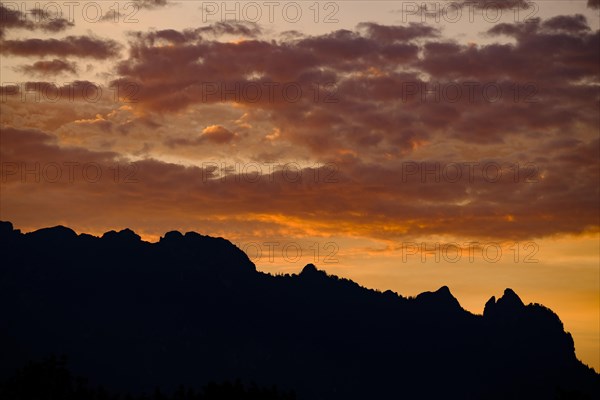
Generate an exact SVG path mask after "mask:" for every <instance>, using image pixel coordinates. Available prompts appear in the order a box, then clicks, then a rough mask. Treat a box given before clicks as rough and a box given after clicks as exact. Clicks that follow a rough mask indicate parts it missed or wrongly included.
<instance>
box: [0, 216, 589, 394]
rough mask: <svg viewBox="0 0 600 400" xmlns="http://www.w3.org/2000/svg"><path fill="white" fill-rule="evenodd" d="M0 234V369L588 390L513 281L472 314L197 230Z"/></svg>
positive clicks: (127, 377) (563, 342)
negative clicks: (284, 268)
mask: <svg viewBox="0 0 600 400" xmlns="http://www.w3.org/2000/svg"><path fill="white" fill-rule="evenodd" d="M0 243H1V245H0V246H1V249H2V266H1V267H0V315H2V316H3V317H2V319H3V323H2V325H3V327H2V329H1V333H0V338H1V339H2V343H3V344H4V345H3V348H4V349H5V350H4V351H3V352H4V356H3V357H2V358H1V359H0V381H1V380H2V379H3V378H6V377H7V376H10V375H11V374H13V373H14V369H15V368H16V367H19V366H21V365H23V364H24V363H25V362H26V361H27V360H36V359H41V358H43V357H45V356H47V355H49V354H67V355H68V356H69V358H70V363H71V366H72V368H73V369H74V371H75V372H76V373H77V374H81V375H84V376H87V377H90V378H91V379H92V380H93V381H94V382H96V383H102V384H104V385H106V386H107V387H108V388H110V389H111V390H114V391H133V392H139V391H143V390H145V391H148V392H150V391H152V390H153V388H154V387H155V386H157V385H158V386H161V387H162V388H163V390H166V391H170V390H173V389H174V388H175V387H176V386H177V385H179V384H185V385H188V386H196V387H199V386H201V385H204V384H205V383H207V382H209V381H211V380H212V381H217V382H221V381H225V380H235V379H237V378H240V379H241V380H242V381H243V382H250V381H253V382H257V383H259V384H260V385H264V386H265V387H269V386H271V385H273V384H276V385H277V386H278V387H281V388H283V389H285V390H294V391H295V392H296V393H297V396H298V398H299V399H307V400H318V399H327V400H331V399H384V398H408V399H440V398H444V399H513V398H515V399H517V398H519V399H521V398H523V399H554V398H557V395H558V394H559V393H563V392H569V393H572V394H573V393H575V394H576V393H579V394H577V395H581V396H584V397H582V398H585V396H596V395H598V394H600V390H599V382H600V380H599V376H598V374H596V373H595V372H594V371H593V370H590V369H589V368H587V367H586V366H584V365H583V364H582V363H581V362H580V361H578V360H577V359H576V357H575V353H574V346H573V340H572V338H571V335H570V334H568V333H566V332H565V331H564V328H563V325H562V323H561V322H560V319H559V318H558V317H557V316H556V315H555V314H554V313H553V312H552V311H550V310H549V309H547V308H545V307H543V306H540V305H535V304H530V305H524V304H523V302H522V301H521V300H520V299H519V297H518V296H517V294H516V293H514V292H513V291H512V290H510V289H507V290H506V291H505V293H504V294H503V296H502V297H501V298H500V299H498V300H497V301H496V299H495V298H494V297H492V298H491V299H490V301H488V303H487V304H486V307H485V311H484V314H483V316H480V315H473V314H471V313H469V312H467V311H465V310H463V309H462V308H461V307H460V304H459V303H458V301H457V300H456V299H455V298H454V297H453V296H452V294H451V293H450V290H449V289H448V288H447V287H442V288H440V289H439V290H437V291H435V292H426V293H422V294H420V295H419V296H417V297H416V298H414V299H413V298H405V297H402V296H399V295H397V294H395V293H393V292H390V291H387V292H385V293H380V292H377V291H374V290H369V289H365V288H362V287H360V286H359V285H357V284H356V283H354V282H352V281H349V280H346V279H340V278H337V277H335V276H329V275H327V274H326V273H325V272H323V271H319V270H318V269H317V268H316V267H315V266H314V265H312V264H309V265H307V266H306V267H305V268H304V269H303V270H302V272H301V273H299V274H298V275H286V276H271V275H268V274H264V273H260V272H257V271H256V268H255V266H254V264H253V263H252V262H251V261H250V260H249V259H248V257H247V256H246V254H244V253H243V252H242V251H241V250H240V249H238V248H237V247H235V246H234V245H232V244H231V243H230V242H228V241H227V240H225V239H222V238H212V237H208V236H203V235H199V234H197V233H194V232H189V233H186V234H185V235H183V234H181V233H179V232H169V233H167V234H165V236H164V237H163V238H161V240H160V241H159V242H158V243H147V242H144V241H142V240H141V239H140V237H139V236H138V235H136V234H135V233H134V232H132V231H131V230H123V231H120V232H114V231H112V232H108V233H106V234H104V235H103V236H102V237H101V238H97V237H94V236H90V235H86V234H82V235H77V234H76V233H75V232H73V231H72V230H70V229H68V228H65V227H54V228H46V229H41V230H38V231H35V232H31V233H27V234H22V233H21V232H19V231H18V230H14V229H13V227H12V225H11V224H10V223H7V222H2V223H0ZM575 394H573V395H575ZM590 398H593V397H590Z"/></svg>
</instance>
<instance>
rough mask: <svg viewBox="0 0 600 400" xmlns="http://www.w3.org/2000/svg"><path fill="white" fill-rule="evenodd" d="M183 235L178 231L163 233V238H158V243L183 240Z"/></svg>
mask: <svg viewBox="0 0 600 400" xmlns="http://www.w3.org/2000/svg"><path fill="white" fill-rule="evenodd" d="M183 237H184V236H183V234H182V233H181V232H179V231H169V232H167V233H165V235H164V236H163V237H161V238H160V240H159V242H160V243H163V242H172V241H177V240H181V239H183Z"/></svg>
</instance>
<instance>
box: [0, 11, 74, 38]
mask: <svg viewBox="0 0 600 400" xmlns="http://www.w3.org/2000/svg"><path fill="white" fill-rule="evenodd" d="M17 4H18V3H12V5H17ZM0 22H1V23H0V38H3V37H4V35H5V31H6V30H8V29H27V30H30V31H31V30H42V31H44V32H52V33H56V32H61V31H64V30H66V29H68V28H70V27H72V26H74V24H73V23H72V22H70V21H68V20H66V19H64V18H62V17H56V16H53V15H50V14H48V13H46V12H44V11H43V10H42V9H39V8H34V9H32V10H31V11H30V12H29V13H27V14H24V13H23V12H21V11H20V10H19V9H15V8H13V7H10V6H8V7H7V6H5V4H0Z"/></svg>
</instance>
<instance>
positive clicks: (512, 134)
mask: <svg viewBox="0 0 600 400" xmlns="http://www.w3.org/2000/svg"><path fill="white" fill-rule="evenodd" d="M1 5H2V7H1V12H2V14H1V21H2V23H1V24H0V76H1V82H0V111H1V112H0V167H1V169H0V172H1V174H0V179H1V180H0V189H1V190H0V219H2V220H8V221H11V222H12V223H13V224H14V225H15V228H18V229H21V230H22V231H24V232H28V231H32V230H35V229H39V228H43V227H48V226H55V225H65V226H68V227H71V228H72V229H74V230H75V231H77V232H79V233H84V232H85V233H91V234H98V235H100V234H102V233H103V232H106V231H109V230H119V229H124V228H131V229H133V230H135V231H136V232H137V233H138V234H140V235H141V236H142V238H143V239H144V240H148V241H157V240H159V239H160V237H161V236H163V235H164V233H165V232H168V231H171V230H179V231H182V232H187V231H197V232H200V233H203V234H207V235H212V236H222V237H225V238H227V239H229V240H231V241H232V242H233V243H235V244H236V245H237V246H239V247H240V248H242V250H244V251H246V252H247V254H248V255H249V257H250V258H251V259H252V260H253V261H254V262H255V263H256V265H257V267H258V269H259V270H262V271H267V272H270V273H273V274H278V273H298V272H299V271H300V270H301V269H302V267H303V266H304V265H305V264H307V263H311V262H312V263H315V264H316V265H317V266H318V267H319V268H320V269H324V270H326V271H327V272H328V273H332V274H336V275H338V276H343V277H347V278H350V279H353V280H355V281H356V282H358V283H359V284H361V285H363V286H366V287H371V288H376V289H379V290H382V291H383V290H388V289H390V290H393V291H396V292H398V293H400V294H402V295H404V296H413V295H416V294H418V293H420V292H423V291H433V290H436V289H438V288H439V287H441V286H444V285H447V286H449V288H450V290H451V291H452V293H453V294H454V296H455V297H456V298H457V299H458V300H459V301H460V303H461V305H462V306H463V307H464V308H465V309H467V310H469V311H471V312H474V313H481V312H482V311H483V306H484V304H485V302H486V301H487V300H488V299H489V298H490V297H491V296H496V297H498V296H500V295H501V294H502V292H503V290H504V288H507V287H510V288H512V289H514V290H515V291H516V292H517V293H518V294H519V295H520V296H521V298H522V299H523V301H524V302H525V303H526V304H527V303H530V302H535V303H541V304H544V305H546V306H547V307H549V308H551V309H552V310H553V311H555V312H556V313H557V314H558V315H559V316H560V318H561V320H562V321H563V323H564V326H565V329H566V330H567V331H569V332H571V333H572V335H573V337H574V340H575V348H576V353H577V356H578V357H579V358H580V359H581V360H582V361H583V362H584V363H586V364H588V365H590V366H592V367H594V368H595V369H596V370H597V371H598V370H600V265H599V260H600V254H599V253H600V250H599V248H600V246H599V240H600V236H599V232H600V231H599V227H600V214H599V209H598V203H599V197H600V194H599V182H600V173H599V160H600V137H599V132H600V111H599V110H600V108H599V106H600V104H599V103H600V91H599V88H600V86H599V85H600V50H599V49H600V33H599V26H600V14H599V13H600V2H599V1H597V0H589V1H588V0H583V1H579V0H569V1H538V2H527V1H525V0H496V1H488V0H475V1H471V2H468V1H462V0H460V1H456V2H448V1H440V2H421V1H419V2H408V1H404V2H403V1H318V2H317V1H296V2H293V1H283V2H279V1H272V2H269V1H264V2H263V1H256V2H252V1H244V2H233V1H229V2H221V1H219V2H207V1H196V0H181V1H170V0H143V1H119V2H115V1H83V2H67V1H65V2H62V1H58V2H44V1H35V2H33V1H13V2H9V1H2V2H1ZM390 317H392V316H390Z"/></svg>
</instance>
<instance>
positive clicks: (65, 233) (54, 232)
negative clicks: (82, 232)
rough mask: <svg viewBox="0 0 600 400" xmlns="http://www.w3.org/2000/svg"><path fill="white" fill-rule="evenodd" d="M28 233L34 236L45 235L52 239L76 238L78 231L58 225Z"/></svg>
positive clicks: (44, 236)
mask: <svg viewBox="0 0 600 400" xmlns="http://www.w3.org/2000/svg"><path fill="white" fill-rule="evenodd" d="M27 235H31V236H32V237H43V238H52V239H63V238H76V237H77V233H76V232H75V231H74V230H73V229H71V228H68V227H66V226H63V225H56V226H53V227H51V228H42V229H38V230H36V231H33V232H30V233H28V234H27Z"/></svg>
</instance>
